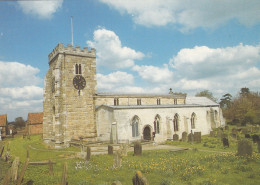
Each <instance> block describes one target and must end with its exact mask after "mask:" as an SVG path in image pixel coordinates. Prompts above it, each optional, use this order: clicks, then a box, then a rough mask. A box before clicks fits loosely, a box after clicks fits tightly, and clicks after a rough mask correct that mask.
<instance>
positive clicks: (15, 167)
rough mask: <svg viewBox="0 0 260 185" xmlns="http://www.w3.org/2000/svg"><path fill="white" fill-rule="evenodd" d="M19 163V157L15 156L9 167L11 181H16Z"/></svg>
mask: <svg viewBox="0 0 260 185" xmlns="http://www.w3.org/2000/svg"><path fill="white" fill-rule="evenodd" d="M19 163H20V160H19V157H15V159H14V161H13V164H12V167H11V177H12V181H13V182H14V181H16V180H17V177H18V168H19Z"/></svg>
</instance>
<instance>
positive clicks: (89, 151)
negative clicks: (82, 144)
mask: <svg viewBox="0 0 260 185" xmlns="http://www.w3.org/2000/svg"><path fill="white" fill-rule="evenodd" d="M90 157H91V148H90V147H89V146H87V161H89V160H90Z"/></svg>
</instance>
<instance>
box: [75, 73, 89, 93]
mask: <svg viewBox="0 0 260 185" xmlns="http://www.w3.org/2000/svg"><path fill="white" fill-rule="evenodd" d="M73 85H74V87H75V89H77V90H82V89H84V88H85V86H86V80H85V78H84V77H83V76H81V75H77V76H75V77H74V78H73Z"/></svg>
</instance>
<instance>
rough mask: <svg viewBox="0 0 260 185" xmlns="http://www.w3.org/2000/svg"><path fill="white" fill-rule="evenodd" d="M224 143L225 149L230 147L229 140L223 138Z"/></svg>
mask: <svg viewBox="0 0 260 185" xmlns="http://www.w3.org/2000/svg"><path fill="white" fill-rule="evenodd" d="M222 142H223V146H224V147H229V142H228V138H226V137H223V138H222Z"/></svg>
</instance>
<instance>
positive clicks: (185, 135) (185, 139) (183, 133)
mask: <svg viewBox="0 0 260 185" xmlns="http://www.w3.org/2000/svg"><path fill="white" fill-rule="evenodd" d="M181 138H182V139H181V140H182V141H183V142H187V141H188V134H187V132H182V136H181Z"/></svg>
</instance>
